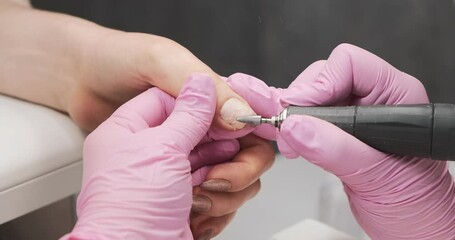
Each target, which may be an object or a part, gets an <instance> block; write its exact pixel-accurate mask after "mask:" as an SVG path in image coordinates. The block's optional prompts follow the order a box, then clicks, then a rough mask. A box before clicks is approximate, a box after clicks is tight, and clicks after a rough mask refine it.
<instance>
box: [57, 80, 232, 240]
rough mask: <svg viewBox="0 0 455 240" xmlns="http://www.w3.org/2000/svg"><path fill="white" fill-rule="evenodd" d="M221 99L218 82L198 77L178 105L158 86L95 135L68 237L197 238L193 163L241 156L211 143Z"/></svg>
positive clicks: (228, 142)
mask: <svg viewBox="0 0 455 240" xmlns="http://www.w3.org/2000/svg"><path fill="white" fill-rule="evenodd" d="M215 97H216V96H215V86H214V84H213V82H212V80H211V79H210V77H208V76H205V75H193V76H192V77H191V78H190V79H188V80H187V83H186V85H185V87H184V88H183V89H182V91H181V93H180V96H179V97H178V98H177V100H176V102H175V107H174V99H173V98H172V97H171V96H169V95H167V94H165V93H163V92H161V91H160V90H158V89H157V88H154V89H150V90H147V91H146V92H144V93H142V94H141V95H139V96H137V97H135V98H134V99H132V100H130V101H129V102H127V103H126V104H124V105H122V106H121V107H120V108H119V109H118V110H117V111H115V113H114V114H113V115H112V116H111V117H110V118H109V119H107V120H106V121H105V122H104V123H102V124H101V125H100V126H99V127H98V128H97V129H96V130H95V131H93V132H92V133H91V134H90V135H89V136H88V138H87V140H86V142H85V144H84V175H83V183H82V191H81V193H80V195H79V198H78V203H77V212H78V217H79V219H78V222H77V224H76V226H75V228H74V230H73V231H72V233H70V234H69V235H67V236H65V237H64V239H192V236H191V232H190V227H189V223H188V218H189V214H190V208H191V202H192V197H191V196H192V194H191V189H192V177H191V167H192V166H191V165H193V167H194V168H197V167H199V166H201V165H207V164H210V163H216V162H214V161H215V160H216V161H219V160H221V161H223V160H227V159H230V158H232V156H233V155H234V154H235V153H236V152H237V151H238V143H237V142H236V140H225V141H218V142H208V141H207V139H206V138H204V136H205V135H206V133H207V131H208V129H209V126H210V124H211V121H212V118H213V114H214V112H215V104H216V103H215ZM172 109H173V110H172ZM170 111H172V112H170ZM168 115H169V117H168ZM204 139H205V140H204ZM201 140H202V141H201ZM198 143H201V145H199V146H198V148H196V149H195V151H194V152H193V153H194V154H190V151H191V150H192V149H193V148H194V147H195V146H196V145H197V144H198ZM208 157H210V159H209V158H208ZM189 159H191V161H192V163H191V164H190V161H189ZM199 176H200V173H195V178H194V181H200V179H198V178H199Z"/></svg>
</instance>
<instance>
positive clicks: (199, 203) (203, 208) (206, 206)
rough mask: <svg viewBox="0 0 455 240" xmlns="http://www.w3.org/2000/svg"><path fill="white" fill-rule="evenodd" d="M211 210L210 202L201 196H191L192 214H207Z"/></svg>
mask: <svg viewBox="0 0 455 240" xmlns="http://www.w3.org/2000/svg"><path fill="white" fill-rule="evenodd" d="M210 208H212V201H210V199H209V198H208V197H206V196H203V195H193V205H192V206H191V209H192V210H193V211H194V212H198V213H200V212H208V211H209V210H210Z"/></svg>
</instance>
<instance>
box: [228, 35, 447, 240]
mask: <svg viewBox="0 0 455 240" xmlns="http://www.w3.org/2000/svg"><path fill="white" fill-rule="evenodd" d="M228 82H229V84H230V85H231V86H232V87H233V88H234V89H235V90H236V91H237V92H238V93H239V94H240V95H242V96H243V97H244V98H245V99H246V100H247V101H248V102H249V103H250V105H251V106H252V107H253V109H254V111H255V112H257V113H258V114H262V115H265V116H272V115H275V114H277V113H279V112H280V111H281V110H282V109H283V107H285V106H288V105H290V104H292V105H301V106H313V105H372V104H411V103H412V104H414V103H427V102H428V98H427V94H426V92H425V89H424V87H423V85H422V84H421V83H420V82H419V81H418V80H417V79H415V78H414V77H412V76H410V75H408V74H406V73H403V72H401V71H399V70H397V69H395V68H394V67H392V66H391V65H390V64H388V63H387V62H385V61H384V60H382V59H380V58H379V57H377V56H375V55H373V54H371V53H369V52H367V51H365V50H363V49H360V48H358V47H355V46H352V45H348V44H342V45H340V46H339V47H337V48H336V49H335V50H334V51H333V52H332V54H331V55H330V57H329V58H328V60H327V61H319V62H316V63H314V64H313V65H311V66H309V67H308V68H307V69H306V70H305V71H304V72H302V74H300V76H298V77H297V79H296V80H295V81H294V82H293V83H292V84H291V85H290V86H289V88H288V89H284V90H283V89H275V88H269V87H267V86H266V85H265V84H264V83H262V82H261V81H260V80H257V79H255V78H253V77H250V76H247V75H242V74H236V75H233V76H231V77H230V78H229V80H228ZM255 133H256V134H258V135H260V136H264V137H268V138H269V139H276V140H277V143H278V146H279V149H280V151H281V152H282V153H283V154H284V155H285V156H287V157H289V158H294V157H297V156H302V157H304V158H305V159H307V160H308V161H310V162H312V163H314V164H316V165H318V166H320V167H322V168H324V169H325V170H327V171H329V172H331V173H333V174H335V175H336V176H337V177H339V178H340V180H341V181H342V182H343V184H344V187H345V192H346V194H347V195H348V198H349V202H350V205H351V209H352V212H353V213H354V216H355V217H356V219H357V221H358V222H359V224H360V225H361V226H362V228H363V229H364V230H365V231H366V233H367V234H368V235H369V236H370V237H371V238H372V239H381V240H382V239H413V240H415V239H432V240H434V239H444V240H446V239H454V236H455V187H454V181H453V178H452V176H451V175H450V173H449V172H448V170H447V163H446V162H443V161H433V160H431V159H422V158H413V157H405V156H397V155H392V154H386V153H382V152H380V151H377V150H375V149H373V148H371V147H369V146H368V145H366V144H364V143H363V142H361V141H359V140H358V139H356V138H354V137H353V136H351V135H349V134H348V133H346V132H344V131H342V130H341V129H339V128H337V127H336V126H334V125H332V124H330V123H328V122H325V121H323V120H320V119H316V118H313V117H310V116H290V117H289V118H288V119H286V120H285V121H284V123H283V124H282V126H281V131H279V132H278V131H276V130H275V129H274V128H273V127H272V126H260V127H258V128H257V129H256V130H255Z"/></svg>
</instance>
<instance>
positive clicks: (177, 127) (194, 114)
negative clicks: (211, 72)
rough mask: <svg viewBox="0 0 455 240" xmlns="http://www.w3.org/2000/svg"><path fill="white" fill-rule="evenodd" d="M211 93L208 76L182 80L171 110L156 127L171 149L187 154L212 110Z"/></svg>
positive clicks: (198, 75)
mask: <svg viewBox="0 0 455 240" xmlns="http://www.w3.org/2000/svg"><path fill="white" fill-rule="evenodd" d="M215 95H216V94H215V86H214V84H213V81H212V79H211V78H210V76H208V75H204V74H192V75H191V76H190V77H189V78H188V79H187V80H186V82H185V84H184V86H183V88H182V90H181V91H180V95H179V96H178V98H177V99H176V102H175V107H174V110H173V112H172V113H171V114H170V116H169V117H168V118H167V119H166V121H165V122H164V123H163V124H162V125H161V126H160V127H159V128H160V130H163V131H164V132H163V133H162V135H163V137H164V138H167V139H169V140H170V141H171V143H172V144H173V147H174V148H178V149H180V150H181V151H182V152H184V153H185V154H189V153H190V151H191V150H192V149H193V148H194V147H195V146H196V145H197V144H198V143H199V141H200V140H201V139H202V137H204V135H205V134H206V133H207V131H208V129H209V127H210V124H211V123H212V119H213V116H214V113H215V106H216V96H215Z"/></svg>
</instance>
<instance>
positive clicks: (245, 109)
mask: <svg viewBox="0 0 455 240" xmlns="http://www.w3.org/2000/svg"><path fill="white" fill-rule="evenodd" d="M250 115H256V113H255V112H254V111H253V109H251V108H250V107H249V106H248V105H247V104H245V103H244V102H242V101H240V100H239V99H237V98H230V99H228V100H227V101H226V102H224V104H223V106H222V107H221V109H220V116H221V119H223V121H225V122H226V123H227V124H229V125H231V126H232V127H233V128H234V129H242V128H244V127H245V125H246V124H245V123H241V122H238V121H237V117H244V116H250Z"/></svg>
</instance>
